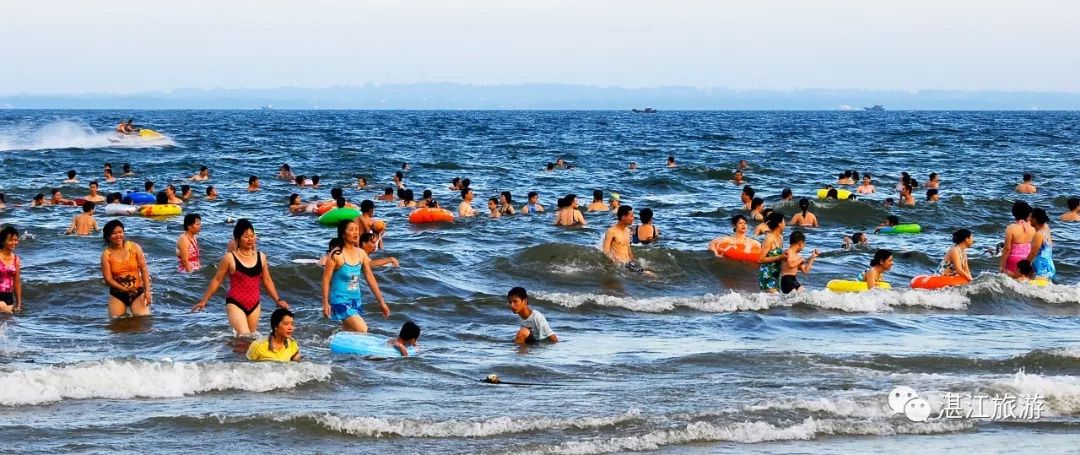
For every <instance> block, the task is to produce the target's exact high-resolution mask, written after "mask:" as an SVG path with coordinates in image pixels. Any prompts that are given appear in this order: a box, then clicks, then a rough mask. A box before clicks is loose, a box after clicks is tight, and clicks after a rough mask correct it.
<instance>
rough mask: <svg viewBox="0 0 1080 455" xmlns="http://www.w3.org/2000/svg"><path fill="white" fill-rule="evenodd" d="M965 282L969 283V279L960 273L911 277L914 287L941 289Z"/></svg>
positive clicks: (912, 286)
mask: <svg viewBox="0 0 1080 455" xmlns="http://www.w3.org/2000/svg"><path fill="white" fill-rule="evenodd" d="M964 284H968V280H966V279H964V277H962V276H960V275H952V276H944V275H920V276H917V277H915V278H912V279H911V288H912V289H941V288H946V287H950V286H960V285H964Z"/></svg>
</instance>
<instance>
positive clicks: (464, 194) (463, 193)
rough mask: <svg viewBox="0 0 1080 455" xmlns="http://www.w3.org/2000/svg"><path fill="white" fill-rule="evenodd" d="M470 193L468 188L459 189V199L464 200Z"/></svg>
mask: <svg viewBox="0 0 1080 455" xmlns="http://www.w3.org/2000/svg"><path fill="white" fill-rule="evenodd" d="M470 191H472V190H470V189H468V188H462V189H461V198H462V199H465V196H468V195H469V192H470Z"/></svg>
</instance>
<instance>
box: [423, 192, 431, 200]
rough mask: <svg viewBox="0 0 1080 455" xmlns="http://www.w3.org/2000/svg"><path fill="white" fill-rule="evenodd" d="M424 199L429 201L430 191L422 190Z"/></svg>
mask: <svg viewBox="0 0 1080 455" xmlns="http://www.w3.org/2000/svg"><path fill="white" fill-rule="evenodd" d="M424 199H431V190H424Z"/></svg>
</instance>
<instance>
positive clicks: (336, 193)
mask: <svg viewBox="0 0 1080 455" xmlns="http://www.w3.org/2000/svg"><path fill="white" fill-rule="evenodd" d="M344 195H345V192H344V191H342V190H341V188H338V187H334V188H331V189H330V199H334V200H337V198H339V197H342V196H344Z"/></svg>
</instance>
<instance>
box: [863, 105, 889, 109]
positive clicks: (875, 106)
mask: <svg viewBox="0 0 1080 455" xmlns="http://www.w3.org/2000/svg"><path fill="white" fill-rule="evenodd" d="M863 110H864V111H884V110H885V106H882V105H880V104H875V105H874V107H864V108H863Z"/></svg>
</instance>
